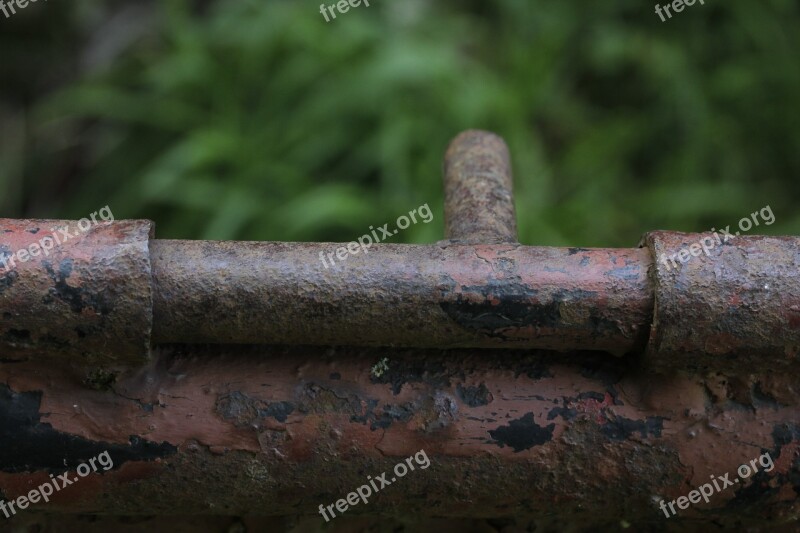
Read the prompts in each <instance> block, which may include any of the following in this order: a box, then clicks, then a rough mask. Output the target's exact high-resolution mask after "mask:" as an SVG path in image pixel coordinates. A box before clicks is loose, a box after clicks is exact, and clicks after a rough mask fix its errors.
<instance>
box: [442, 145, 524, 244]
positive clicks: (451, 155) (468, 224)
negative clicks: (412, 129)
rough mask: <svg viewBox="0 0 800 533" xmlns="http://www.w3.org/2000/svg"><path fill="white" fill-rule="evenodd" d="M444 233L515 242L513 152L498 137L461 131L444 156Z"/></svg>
mask: <svg viewBox="0 0 800 533" xmlns="http://www.w3.org/2000/svg"><path fill="white" fill-rule="evenodd" d="M444 193H445V200H444V212H445V234H446V237H447V238H448V239H452V240H457V241H460V242H474V243H482V244H490V243H513V242H517V219H516V215H515V214H514V213H515V212H514V197H513V193H512V178H511V157H510V155H509V153H508V147H507V146H506V143H505V141H503V139H502V138H500V137H498V136H497V135H495V134H494V133H490V132H486V131H477V130H470V131H465V132H464V133H462V134H460V135H459V136H458V137H456V138H455V139H454V140H453V142H451V143H450V146H449V148H448V149H447V153H446V154H445V159H444Z"/></svg>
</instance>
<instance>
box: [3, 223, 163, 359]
mask: <svg viewBox="0 0 800 533" xmlns="http://www.w3.org/2000/svg"><path fill="white" fill-rule="evenodd" d="M84 220H86V219H84ZM87 222H88V220H87ZM58 228H62V229H61V230H59V229H58ZM152 230H153V224H152V222H149V221H141V220H126V221H116V222H110V223H101V224H99V225H94V226H92V227H91V228H90V229H89V230H88V231H85V232H84V231H81V230H80V229H79V227H78V223H77V222H75V221H67V220H9V219H0V258H2V259H4V260H5V261H6V265H7V266H8V268H5V267H4V266H0V316H2V320H0V358H2V359H6V360H9V359H25V358H28V357H32V356H42V355H45V356H48V355H49V356H58V357H68V358H71V359H72V360H73V361H75V362H76V363H78V364H91V365H102V366H119V365H127V364H134V365H138V364H143V363H145V362H147V360H148V356H149V350H150V331H151V329H152V290H151V274H150V253H149V250H148V245H149V242H150V237H151V233H152ZM52 235H56V237H58V239H57V240H58V242H60V244H56V243H55V241H56V239H53V237H52ZM46 237H49V238H50V241H49V242H48V243H47V244H46V245H50V244H52V245H53V247H52V250H48V252H47V254H46V255H45V253H44V252H43V251H42V250H41V247H39V248H40V249H39V251H38V253H37V254H36V256H34V257H30V258H29V260H27V261H26V262H22V261H21V260H19V259H16V257H17V255H16V254H17V252H18V251H19V250H23V249H30V247H31V245H33V244H35V243H39V242H40V241H42V239H44V238H46ZM62 239H63V241H62ZM33 250H34V251H36V248H34V249H33ZM12 257H14V258H15V260H14V261H12V260H11V258H12Z"/></svg>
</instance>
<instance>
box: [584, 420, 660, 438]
mask: <svg viewBox="0 0 800 533" xmlns="http://www.w3.org/2000/svg"><path fill="white" fill-rule="evenodd" d="M607 420H608V421H607V422H606V423H605V424H603V425H601V426H600V433H602V434H603V435H605V436H606V437H608V438H609V439H611V440H626V439H628V438H629V437H630V436H631V435H633V434H634V433H636V432H638V433H639V434H640V435H641V437H642V438H646V437H647V436H648V435H653V436H655V437H660V436H661V430H662V429H664V417H662V416H648V417H647V419H646V420H631V419H630V418H625V417H622V416H615V417H613V418H610V419H607Z"/></svg>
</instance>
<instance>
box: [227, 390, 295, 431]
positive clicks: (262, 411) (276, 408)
mask: <svg viewBox="0 0 800 533" xmlns="http://www.w3.org/2000/svg"><path fill="white" fill-rule="evenodd" d="M294 410H295V406H294V404H292V403H291V402H273V403H269V402H265V401H263V400H259V399H258V398H252V397H250V396H248V395H247V394H243V393H241V392H239V391H233V392H230V393H228V394H224V395H222V396H220V397H219V399H218V400H217V405H216V411H217V413H219V414H220V415H222V418H224V419H225V420H234V421H235V422H234V423H235V424H236V425H237V426H240V427H244V426H249V425H251V424H253V423H254V422H256V421H257V420H259V419H264V418H274V419H275V420H277V421H278V422H286V419H287V418H288V417H289V415H290V414H292V413H293V412H294Z"/></svg>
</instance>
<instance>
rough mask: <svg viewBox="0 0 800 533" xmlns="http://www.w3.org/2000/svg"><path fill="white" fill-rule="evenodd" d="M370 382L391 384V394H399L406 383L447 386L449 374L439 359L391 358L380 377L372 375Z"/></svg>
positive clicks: (437, 386) (448, 384)
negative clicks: (387, 367)
mask: <svg viewBox="0 0 800 533" xmlns="http://www.w3.org/2000/svg"><path fill="white" fill-rule="evenodd" d="M370 381H371V382H372V383H387V384H391V385H392V394H394V395H395V396H396V395H398V394H400V390H401V389H402V388H403V385H404V384H406V383H427V384H429V385H431V386H433V387H436V388H440V387H449V386H450V375H449V374H448V372H447V369H446V368H445V366H444V364H442V362H441V361H432V360H429V359H427V358H413V359H411V358H409V359H402V358H398V359H392V362H391V364H390V365H389V369H388V370H386V371H385V372H383V374H381V375H380V377H375V376H374V375H372V376H371V377H370Z"/></svg>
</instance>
